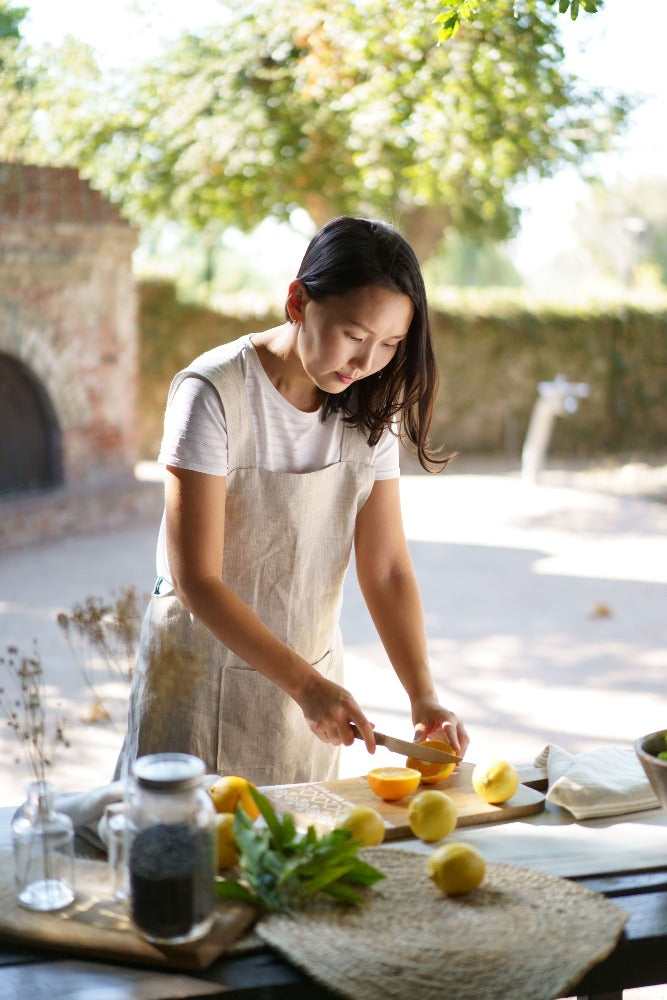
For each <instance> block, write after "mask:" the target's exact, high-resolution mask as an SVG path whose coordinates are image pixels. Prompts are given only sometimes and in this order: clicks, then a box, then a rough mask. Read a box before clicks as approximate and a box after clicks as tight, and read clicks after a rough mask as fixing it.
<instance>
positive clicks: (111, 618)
mask: <svg viewBox="0 0 667 1000" xmlns="http://www.w3.org/2000/svg"><path fill="white" fill-rule="evenodd" d="M145 603H146V601H143V602H140V599H139V596H138V594H137V590H136V588H135V587H123V588H122V589H121V590H120V591H119V593H118V594H115V593H112V595H111V599H110V600H108V601H105V600H104V598H102V597H87V598H86V599H85V601H83V602H82V603H80V604H75V605H74V606H73V608H72V610H71V612H70V613H69V614H66V613H65V612H64V611H61V612H60V614H59V615H58V617H57V622H58V625H59V626H60V628H61V629H62V631H63V633H64V635H65V639H66V640H67V642H68V644H69V647H70V649H71V650H72V652H73V653H74V655H75V657H76V659H77V661H78V663H79V665H80V667H81V671H82V673H83V676H84V679H85V681H86V684H87V685H88V687H89V688H90V689H91V691H92V692H93V694H94V695H95V698H96V699H97V701H98V702H99V703H101V702H102V699H101V698H100V696H99V694H98V692H97V690H96V687H95V658H96V657H101V658H102V660H103V662H104V665H105V666H106V669H107V672H108V674H109V675H110V677H111V679H112V680H120V681H122V682H124V683H127V684H129V683H130V682H131V680H132V674H133V672H134V661H135V656H136V649H137V644H138V641H139V630H140V628H141V618H142V605H144V604H145Z"/></svg>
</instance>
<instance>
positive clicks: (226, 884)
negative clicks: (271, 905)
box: [215, 878, 257, 906]
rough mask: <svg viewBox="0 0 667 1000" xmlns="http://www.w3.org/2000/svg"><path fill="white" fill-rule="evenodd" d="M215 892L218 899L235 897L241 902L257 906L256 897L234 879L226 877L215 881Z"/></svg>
mask: <svg viewBox="0 0 667 1000" xmlns="http://www.w3.org/2000/svg"><path fill="white" fill-rule="evenodd" d="M215 894H216V896H217V897H218V898H219V899H237V900H240V901H241V902H242V903H250V904H251V905H252V906H257V897H256V896H255V895H254V893H252V892H250V890H249V889H247V888H246V887H245V886H244V885H241V883H240V882H237V881H236V879H233V878H226V879H221V880H220V881H217V882H216V883H215Z"/></svg>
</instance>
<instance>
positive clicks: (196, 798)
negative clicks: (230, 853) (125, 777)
mask: <svg viewBox="0 0 667 1000" xmlns="http://www.w3.org/2000/svg"><path fill="white" fill-rule="evenodd" d="M204 773H205V767H204V762H203V761H202V760H200V759H199V758H198V757H192V756H190V755H189V754H180V753H158V754H150V755H149V756H147V757H140V758H139V759H138V760H136V761H135V762H134V764H133V765H132V777H133V781H132V782H131V785H130V789H129V815H128V821H127V825H128V829H127V836H128V872H129V888H130V914H131V917H132V920H133V922H134V924H135V926H136V927H137V929H138V930H139V931H140V933H141V934H142V936H143V937H144V938H146V940H148V941H153V942H155V943H156V944H181V943H183V942H186V941H192V940H194V939H195V938H199V937H202V936H203V935H204V934H206V933H207V932H208V931H209V930H210V928H211V926H212V924H213V919H214V915H215V903H216V899H215V875H216V864H215V807H214V805H213V801H212V799H211V796H210V795H209V794H208V792H207V791H206V789H205V788H204V787H203V777H204Z"/></svg>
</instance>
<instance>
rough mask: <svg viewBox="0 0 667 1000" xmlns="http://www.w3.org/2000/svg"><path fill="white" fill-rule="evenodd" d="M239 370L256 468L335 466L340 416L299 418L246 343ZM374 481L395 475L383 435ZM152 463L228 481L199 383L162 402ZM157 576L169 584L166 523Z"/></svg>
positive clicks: (219, 408) (185, 384) (220, 420)
mask: <svg viewBox="0 0 667 1000" xmlns="http://www.w3.org/2000/svg"><path fill="white" fill-rule="evenodd" d="M244 341H245V343H244V345H243V348H242V350H241V366H242V369H243V374H244V377H245V386H246V391H247V393H248V403H249V407H250V414H251V419H252V423H253V429H254V432H255V447H256V458H257V465H258V467H259V468H261V469H268V470H269V471H270V472H314V471H316V470H317V469H324V468H326V467H327V466H329V465H333V464H335V463H336V462H339V461H340V455H341V446H342V440H343V418H342V416H341V414H340V413H335V414H331V415H330V416H329V418H328V419H327V420H326V422H325V423H323V422H322V420H321V416H320V412H319V410H318V411H316V412H315V413H304V412H303V411H302V410H299V409H297V408H296V407H295V406H292V404H291V403H289V402H288V401H287V400H286V399H285V397H284V396H281V394H280V393H279V392H278V390H277V389H276V387H275V386H274V385H273V383H272V382H271V380H270V378H269V377H268V375H267V374H266V372H265V371H264V369H263V367H262V363H261V361H260V360H259V358H258V357H257V352H256V351H255V348H254V346H253V344H252V341H251V339H250V337H245V338H244ZM371 457H372V461H373V465H374V467H375V478H376V480H380V479H396V478H398V476H399V475H400V467H399V446H398V437H397V435H396V434H395V433H394V432H393V431H391V430H389V429H388V430H385V431H384V433H383V434H382V437H381V438H380V440H379V442H378V443H377V445H375V446H374V448H373V449H372V456H371ZM158 462H161V463H162V464H163V465H174V466H176V467H178V468H182V469H191V470H192V471H193V472H206V473H208V474H209V475H213V476H226V475H227V425H226V421H225V412H224V408H223V405H222V403H221V401H220V397H219V396H218V393H217V392H216V390H215V389H214V388H213V386H212V385H211V384H210V383H209V382H207V381H206V380H205V379H202V378H199V377H198V376H192V377H189V378H185V379H184V380H183V381H182V382H181V384H180V385H179V386H178V388H177V390H176V392H175V393H174V395H173V397H172V399H171V400H170V402H169V405H168V407H167V411H166V413H165V419H164V434H163V437H162V445H161V447H160V454H159V455H158ZM156 564H157V566H156V568H157V573H158V576H162V577H164V578H165V579H167V580H170V579H171V575H170V572H169V565H168V561H167V546H166V536H165V522H164V517H163V518H162V524H161V526H160V533H159V536H158V544H157V554H156Z"/></svg>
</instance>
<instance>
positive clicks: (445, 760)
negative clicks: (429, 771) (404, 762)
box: [350, 722, 463, 764]
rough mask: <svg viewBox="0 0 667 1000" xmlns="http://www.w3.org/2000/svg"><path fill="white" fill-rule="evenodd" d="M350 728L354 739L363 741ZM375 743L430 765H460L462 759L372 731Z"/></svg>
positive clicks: (433, 748) (356, 732) (351, 724)
mask: <svg viewBox="0 0 667 1000" xmlns="http://www.w3.org/2000/svg"><path fill="white" fill-rule="evenodd" d="M350 728H351V730H352V732H353V733H354V738H355V739H357V740H363V736H362V735H361V733H360V732H359V730H358V729H357V727H356V726H355V725H354V723H353V722H351V723H350ZM373 734H374V736H375V742H376V743H377V745H378V746H381V747H386V748H387V750H393V751H394V753H400V754H404V756H406V757H416V758H417V759H418V760H427V761H428V762H429V763H430V764H460V763H461V761H462V760H463V758H462V757H457V756H456V754H453V753H447V752H446V751H445V750H437V749H436V748H435V747H425V746H422V745H421V744H420V743H410V742H409V741H408V740H399V739H398V738H397V737H396V736H387V735H386V733H378V732H377V730H373Z"/></svg>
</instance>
